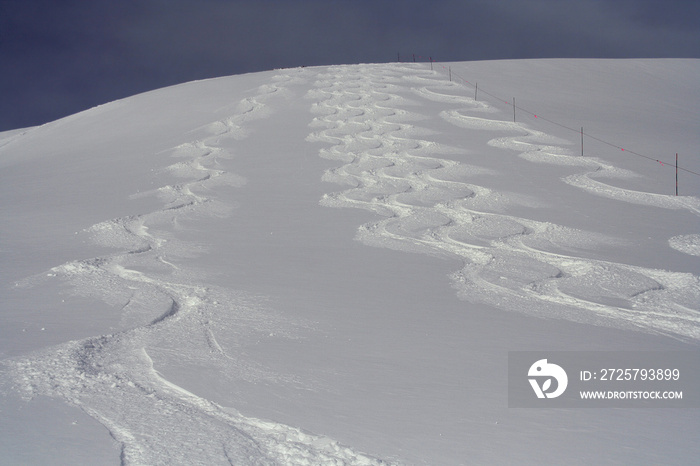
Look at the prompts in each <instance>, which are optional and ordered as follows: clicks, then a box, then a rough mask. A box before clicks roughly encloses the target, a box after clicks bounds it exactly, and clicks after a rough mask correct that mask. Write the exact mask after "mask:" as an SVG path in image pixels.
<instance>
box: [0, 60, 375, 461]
mask: <svg viewBox="0 0 700 466" xmlns="http://www.w3.org/2000/svg"><path fill="white" fill-rule="evenodd" d="M272 81H273V83H272V84H268V85H263V86H260V88H258V91H257V94H256V95H254V96H252V97H249V98H246V99H243V100H242V101H241V102H240V103H239V105H238V106H237V107H236V113H235V114H233V115H232V116H230V117H229V118H225V119H223V120H220V121H216V122H213V123H211V124H210V125H207V126H206V127H204V128H198V130H199V133H202V132H203V133H204V134H208V135H209V136H206V137H204V138H203V139H198V140H194V141H192V142H190V143H187V144H183V145H180V146H178V147H176V148H174V149H173V151H172V156H173V157H176V158H179V159H181V160H180V161H178V162H176V163H174V164H172V165H171V166H169V167H167V168H166V171H167V172H170V173H171V174H172V175H174V176H175V177H178V178H181V179H183V181H182V182H181V183H177V184H171V185H167V186H163V187H161V188H159V189H157V190H154V191H151V192H147V193H139V194H136V195H134V197H141V196H153V195H156V196H158V197H159V198H160V199H161V200H162V201H163V207H162V208H161V209H159V210H156V211H153V212H149V213H145V214H141V215H134V216H128V217H123V218H117V219H112V220H108V221H105V222H102V223H99V224H97V225H94V226H93V227H91V228H90V229H89V230H88V232H89V233H91V234H92V237H93V239H94V241H95V242H97V243H98V244H101V245H103V246H108V247H111V248H114V249H115V250H117V251H118V252H115V253H113V254H108V255H104V256H100V257H96V258H92V259H88V260H78V261H73V262H69V263H66V264H63V265H60V266H57V267H54V268H52V269H51V270H50V271H48V272H47V273H45V274H43V275H41V276H36V277H31V278H29V279H27V280H25V281H23V282H21V283H18V284H17V286H37V285H40V284H41V283H42V282H43V281H45V280H55V279H62V280H66V281H67V282H68V283H70V284H71V285H72V286H73V287H74V289H75V292H76V293H77V294H79V295H84V296H90V297H94V298H96V299H101V300H103V301H105V302H107V303H108V304H111V305H113V306H118V307H120V309H121V313H122V316H123V319H122V326H123V328H124V330H121V331H118V332H115V333H113V334H109V335H102V336H98V337H93V338H87V339H84V340H79V341H71V342H67V343H65V344H62V345H59V346H57V347H53V348H49V349H46V350H43V351H39V352H37V353H34V354H31V355H29V356H27V357H23V358H17V359H12V360H6V361H3V363H4V364H5V365H6V366H7V370H8V371H9V374H10V376H11V377H12V378H13V380H14V383H15V385H16V386H17V388H18V389H19V390H20V391H21V392H22V393H23V394H24V395H25V396H26V397H27V398H28V399H31V398H32V397H35V396H37V395H46V396H51V397H56V398H60V399H63V400H65V401H66V402H68V403H69V404H71V405H73V406H76V407H78V408H80V409H82V410H83V411H84V412H85V413H87V414H88V415H90V416H92V417H93V418H95V419H96V420H98V421H99V422H100V423H102V424H103V425H104V426H105V427H106V428H107V429H108V430H109V432H110V434H111V436H112V437H113V438H114V439H115V440H116V441H117V442H119V444H120V445H121V463H122V464H151V465H157V464H212V465H214V464H334V465H339V464H360V465H377V464H387V463H386V462H385V461H383V460H380V459H377V458H373V457H371V456H369V455H365V454H363V453H360V452H357V451H354V450H352V449H350V448H348V447H345V446H343V445H340V444H338V442H336V441H334V440H332V439H330V438H327V437H324V436H319V435H312V434H309V433H306V432H304V431H302V430H301V429H298V428H294V427H289V426H285V425H282V424H278V423H274V422H269V421H263V420H259V419H254V418H250V417H246V416H243V415H242V414H240V413H239V412H237V411H236V410H234V409H231V408H226V407H223V406H220V405H218V404H216V403H213V402H211V401H208V400H206V399H203V398H200V397H198V396H196V395H194V394H193V393H190V392H188V391H187V390H185V389H183V388H181V387H179V386H177V385H176V384H174V383H172V382H170V381H168V380H166V379H165V378H164V377H163V376H162V375H161V374H160V373H159V372H158V370H157V369H156V367H155V366H154V359H156V360H161V361H168V360H169V359H168V357H170V358H174V360H176V361H177V363H178V364H181V365H182V364H185V365H186V364H193V365H197V366H198V367H209V368H211V369H213V370H216V371H217V373H219V374H221V376H222V377H227V378H228V379H229V380H230V381H231V383H232V384H234V385H235V382H236V381H237V380H245V381H250V382H255V381H264V380H267V381H274V382H277V383H289V384H296V385H301V382H300V381H298V380H295V379H294V378H292V377H288V376H284V375H280V374H276V373H273V372H271V371H269V370H267V369H266V368H264V367H260V366H258V365H256V364H253V363H251V362H248V361H246V360H245V359H243V358H239V357H237V354H236V349H237V348H235V346H234V347H233V348H231V346H232V345H231V344H229V348H227V349H224V348H223V347H222V346H221V345H220V343H219V342H218V340H217V338H216V334H217V333H219V334H223V335H226V336H227V341H229V340H231V339H232V338H231V336H232V335H233V336H234V337H235V339H234V341H235V340H238V339H240V338H243V337H245V336H246V335H248V336H249V335H254V334H258V333H259V334H272V333H274V334H275V335H279V336H282V337H290V338H293V337H294V328H295V326H298V325H301V324H299V323H297V322H287V321H285V320H284V319H282V318H281V317H279V316H277V315H275V314H274V313H272V312H267V311H266V310H265V309H264V306H261V303H260V299H259V298H257V297H251V296H248V295H245V294H243V293H238V292H235V291H232V290H228V289H222V288H217V287H210V286H207V285H205V284H202V283H204V282H203V281H202V279H203V278H204V275H203V274H202V273H199V272H197V271H194V270H187V269H186V268H185V267H184V266H181V265H176V263H177V262H178V260H179V259H184V258H187V257H191V256H192V255H196V254H199V253H201V252H203V251H204V250H205V247H204V245H197V244H192V243H185V242H182V241H179V240H178V239H177V238H175V237H173V234H172V233H167V232H166V231H162V230H158V227H159V226H161V225H169V226H170V227H171V228H170V229H171V230H174V231H177V229H178V228H179V223H178V222H179V221H181V220H183V219H187V218H192V217H194V216H225V215H227V213H228V212H229V211H230V206H229V205H227V204H226V203H223V202H221V201H218V200H216V199H214V198H211V197H208V195H207V193H208V190H209V189H211V188H212V187H215V186H217V185H229V186H242V185H243V184H245V179H244V178H242V177H240V176H238V175H236V174H233V173H228V172H226V171H225V170H223V169H221V168H220V164H219V163H218V162H219V161H220V160H223V159H226V158H229V157H231V156H232V154H231V153H230V152H229V151H227V150H225V149H224V148H223V147H222V144H221V142H222V141H223V140H224V139H233V140H234V141H235V140H240V139H243V138H245V137H246V136H247V135H248V132H249V131H248V128H246V124H247V123H248V122H250V121H254V120H257V119H260V118H265V117H266V116H268V115H269V114H270V113H271V112H272V111H273V109H272V106H271V105H270V103H269V102H270V100H272V98H274V97H275V96H277V95H283V94H284V93H285V92H286V90H287V88H286V87H285V86H286V84H290V83H298V82H300V81H301V82H303V78H300V77H299V76H298V75H297V74H296V73H291V72H290V73H289V74H284V73H282V74H279V75H277V76H276V77H274V78H273V79H272ZM234 345H235V344H234ZM158 356H160V357H158Z"/></svg>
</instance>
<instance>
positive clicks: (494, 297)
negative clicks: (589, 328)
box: [307, 64, 700, 340]
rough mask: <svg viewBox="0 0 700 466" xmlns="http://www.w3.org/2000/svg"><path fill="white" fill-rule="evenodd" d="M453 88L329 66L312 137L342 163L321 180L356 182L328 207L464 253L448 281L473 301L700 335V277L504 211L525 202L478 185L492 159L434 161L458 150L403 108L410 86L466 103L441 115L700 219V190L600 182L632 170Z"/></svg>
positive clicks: (628, 195) (381, 70)
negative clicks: (621, 259)
mask: <svg viewBox="0 0 700 466" xmlns="http://www.w3.org/2000/svg"><path fill="white" fill-rule="evenodd" d="M456 86H457V85H456V84H454V83H451V82H448V81H446V80H444V79H443V78H441V77H440V76H439V75H437V73H434V72H431V71H429V70H426V69H424V68H422V67H412V66H411V65H405V64H403V65H381V66H378V65H360V66H345V67H343V66H339V67H333V68H330V69H329V70H328V72H327V73H325V74H321V75H320V76H319V80H318V81H317V83H316V89H314V90H312V91H311V92H310V93H309V97H310V98H314V99H320V101H319V102H316V103H314V104H313V106H312V111H313V112H314V113H316V114H317V115H319V116H317V117H316V118H315V119H314V121H313V122H312V124H311V127H312V128H313V129H314V131H313V132H312V133H311V134H310V135H309V137H308V138H307V139H308V140H309V141H323V142H326V143H329V144H330V147H328V148H324V149H322V150H321V152H320V155H321V157H324V158H328V159H332V160H338V161H340V162H342V163H343V165H341V166H339V167H337V168H334V169H331V170H329V171H328V172H327V173H326V174H325V175H324V180H326V181H333V182H336V183H340V184H343V185H346V186H349V188H348V189H346V190H345V191H341V192H336V193H332V194H328V195H326V196H324V198H323V199H322V200H321V203H322V204H323V205H326V206H332V207H354V208H361V209H366V210H370V211H373V212H376V213H377V214H379V215H381V216H383V217H384V219H383V220H380V221H378V222H373V223H369V224H365V225H362V226H361V227H360V229H359V231H358V235H357V238H358V239H360V240H361V241H363V242H365V243H366V244H370V245H374V246H381V247H390V248H395V249H400V250H406V251H411V252H422V253H428V254H437V255H447V256H448V257H457V258H459V259H460V260H461V261H462V262H463V264H464V266H463V268H462V269H461V270H459V271H458V272H455V273H454V274H453V275H452V277H451V278H452V280H453V284H454V286H455V288H456V289H457V292H458V294H459V295H460V297H462V298H464V299H468V300H475V301H480V302H485V303H488V304H492V305H495V306H498V307H500V308H504V309H508V310H512V311H518V312H525V313H528V314H532V315H538V316H542V317H558V318H564V319H568V320H573V321H577V322H586V323H593V324H596V325H606V326H615V327H620V328H635V329H638V330H642V331H645V332H651V333H660V334H668V335H672V336H674V337H675V338H680V339H691V340H697V339H700V325H698V324H700V311H699V309H698V303H700V277H697V276H695V275H693V274H690V273H676V272H668V271H663V270H656V269H649V268H644V267H637V266H631V265H626V264H622V263H615V262H609V261H604V260H595V259H590V258H583V257H579V256H576V255H571V252H573V251H576V250H581V249H584V250H585V249H586V248H591V247H593V246H595V245H601V244H606V243H611V242H614V240H613V239H611V238H606V237H603V236H602V235H598V234H594V233H591V232H585V231H580V230H576V229H572V228H567V227H563V226H561V225H556V224H552V223H548V222H541V221H535V220H532V219H528V218H522V217H518V216H514V215H508V214H505V213H503V212H504V210H505V208H506V207H507V206H508V205H512V204H514V203H517V202H521V203H522V202H524V201H523V200H522V199H521V200H516V199H509V198H508V196H506V195H504V194H503V193H499V192H494V191H491V190H490V189H489V188H487V187H485V186H480V185H478V184H474V183H473V182H471V180H472V179H473V178H474V177H475V175H482V174H484V169H480V168H476V167H471V166H468V165H465V164H462V163H459V162H456V161H454V160H449V159H442V158H438V155H440V154H448V153H458V152H459V150H458V149H456V148H452V147H445V146H443V145H439V144H437V143H435V142H432V141H430V140H427V139H421V138H420V137H421V136H427V135H430V131H427V130H426V129H422V128H420V127H417V126H414V125H413V124H412V122H413V121H416V120H419V119H420V118H419V117H418V116H417V115H413V114H411V113H410V112H408V111H406V110H404V109H402V108H401V106H406V105H408V104H409V103H410V100H408V99H407V97H405V96H419V97H421V98H425V99H428V100H431V101H435V102H441V103H444V104H454V105H457V106H459V108H456V109H453V110H445V111H443V112H441V114H440V116H441V117H442V118H443V119H444V120H446V121H448V122H450V123H452V124H454V125H456V126H459V127H461V128H467V129H471V130H489V131H498V132H508V133H514V132H515V133H517V135H516V136H507V137H498V138H495V139H492V140H490V141H489V142H488V144H489V145H492V146H495V147H499V148H505V149H510V150H515V151H518V152H519V153H520V156H521V157H522V158H524V159H526V160H528V161H531V162H534V163H552V164H564V165H571V166H581V167H582V168H586V169H588V171H586V172H583V173H580V174H576V175H572V176H569V177H566V178H564V180H563V181H564V182H566V183H568V184H570V185H572V186H576V187H579V188H581V189H584V190H586V191H588V192H591V193H593V194H596V195H601V196H605V197H610V198H614V199H617V200H621V201H625V202H632V203H637V204H644V205H650V206H656V207H662V208H668V209H688V210H689V211H691V212H692V213H693V214H696V215H697V214H700V209H699V207H700V200H699V199H697V198H695V197H678V198H676V197H673V196H662V195H658V194H651V193H640V192H634V191H630V190H625V189H622V188H615V187H612V186H609V185H605V184H603V183H602V182H600V181H597V180H595V179H593V178H596V177H597V178H601V177H618V176H630V173H628V172H625V171H622V170H620V169H617V168H615V167H613V166H610V165H608V164H605V163H603V162H601V161H599V160H596V159H593V158H587V157H574V156H572V155H571V154H570V151H569V150H567V149H565V148H563V147H561V146H562V145H566V144H568V143H567V141H563V140H560V139H558V138H555V137H553V136H550V135H548V134H545V133H542V132H539V131H535V130H532V129H530V128H528V127H527V125H524V124H521V123H515V122H509V121H501V120H497V119H491V118H486V117H485V115H490V114H494V113H496V112H497V110H496V109H494V108H491V107H489V106H488V105H487V104H485V103H482V102H476V101H474V100H473V99H470V98H468V97H464V96H461V95H456V93H457V91H456V90H455V88H456ZM676 249H679V250H682V249H681V247H679V246H676Z"/></svg>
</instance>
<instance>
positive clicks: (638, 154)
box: [414, 55, 700, 176]
mask: <svg viewBox="0 0 700 466" xmlns="http://www.w3.org/2000/svg"><path fill="white" fill-rule="evenodd" d="M414 57H415V55H414ZM419 58H428V59H429V60H430V70H431V71H432V70H433V57H420V56H419ZM443 68H444V67H443ZM455 77H457V78H459V79H461V80H462V81H464V82H465V83H466V84H469V85H470V86H471V85H472V84H471V83H470V82H469V81H467V80H466V79H464V78H463V77H462V76H460V75H458V74H456V73H455ZM481 92H483V93H485V94H486V95H488V96H490V97H492V98H494V99H495V100H497V101H499V102H505V103H506V104H508V102H507V101H506V100H504V99H501V98H500V97H498V96H496V95H493V94H491V93H490V92H487V91H485V90H483V88H482V89H481ZM477 97H478V83H477V84H476V85H474V100H476V99H477ZM516 108H519V109H520V110H522V111H524V112H525V113H528V114H530V115H532V116H533V117H535V118H537V119H541V120H544V121H546V122H548V123H551V124H553V125H556V126H559V127H561V128H564V129H567V130H569V131H573V132H577V133H578V132H579V130H578V129H574V128H571V127H569V126H566V125H563V124H561V123H558V122H556V121H553V120H550V119H547V118H544V117H542V116H540V115H536V114H535V113H533V112H530V111H528V110H525V109H524V108H521V107H516V105H515V98H513V114H514V115H515V110H516ZM513 121H515V116H514V117H513ZM581 133H582V138H583V131H581ZM585 136H587V137H589V138H591V139H594V140H596V141H598V142H600V143H602V144H605V145H608V146H610V147H614V148H616V149H620V150H621V151H623V152H627V153H629V154H633V155H636V156H638V157H642V158H645V159H647V160H652V161H655V162H659V163H660V164H661V165H662V166H666V165H671V163H670V162H664V161H662V160H659V159H655V158H653V157H649V156H647V155H644V154H640V153H638V152H635V151H632V150H628V149H625V148H623V147H620V146H618V145H615V144H613V143H611V142H608V141H605V140H603V139H600V138H597V137H595V136H592V135H591V134H588V133H586V134H585ZM581 145H582V147H583V139H582V143H581ZM677 170H679V171H684V172H686V173H690V174H692V175H695V176H700V173H698V172H696V171H693V170H690V169H687V168H683V167H681V166H677Z"/></svg>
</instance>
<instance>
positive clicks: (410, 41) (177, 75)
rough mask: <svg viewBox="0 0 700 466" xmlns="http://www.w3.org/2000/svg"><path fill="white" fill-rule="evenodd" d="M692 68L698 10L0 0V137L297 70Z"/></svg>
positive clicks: (289, 0) (699, 39)
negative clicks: (682, 63)
mask: <svg viewBox="0 0 700 466" xmlns="http://www.w3.org/2000/svg"><path fill="white" fill-rule="evenodd" d="M399 52H401V53H402V54H404V56H405V57H407V58H408V57H409V56H410V55H411V54H413V53H416V54H419V55H423V56H432V57H434V58H435V59H436V60H438V61H463V60H487V59H511V58H640V57H644V58H655V57H673V58H689V57H691V58H700V1H698V0H0V131H2V130H7V129H14V128H21V127H25V126H32V125H38V124H42V123H45V122H48V121H51V120H54V119H57V118H60V117H62V116H65V115H69V114H72V113H75V112H78V111H81V110H84V109H86V108H90V107H93V106H95V105H99V104H102V103H105V102H109V101H112V100H115V99H119V98H122V97H127V96H130V95H133V94H136V93H139V92H143V91H147V90H151V89H156V88H160V87H164V86H168V85H171V84H177V83H181V82H186V81H191V80H194V79H202V78H209V77H216V76H225V75H231V74H239V73H245V72H251V71H262V70H268V69H272V68H279V67H291V66H299V65H325V64H343V63H360V62H388V61H395V60H396V57H397V53H399Z"/></svg>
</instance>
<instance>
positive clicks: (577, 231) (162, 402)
mask: <svg viewBox="0 0 700 466" xmlns="http://www.w3.org/2000/svg"><path fill="white" fill-rule="evenodd" d="M432 65H433V68H434V69H433V70H431V65H430V64H415V63H396V64H377V65H348V66H332V67H316V68H298V69H284V70H275V71H270V72H265V73H256V74H249V75H243V76H233V77H226V78H220V79H213V80H207V81H200V82H192V83H187V84H182V85H179V86H174V87H170V88H166V89H161V90H158V91H153V92H149V93H146V94H141V95H137V96H134V97H131V98H128V99H124V100H120V101H117V102H112V103H110V104H106V105H102V106H100V107H96V108H94V109H91V110H88V111H86V112H82V113H80V114H77V115H74V116H71V117H68V118H64V119H62V120H58V121H56V122H53V123H49V124H46V125H43V126H40V127H36V128H29V129H26V130H21V131H13V132H8V133H2V134H0V186H1V188H0V190H1V191H0V193H1V195H2V199H3V202H2V208H1V210H0V255H1V256H0V264H2V265H1V266H0V271H1V272H2V276H1V283H0V286H1V287H2V291H1V293H2V300H1V301H0V357H1V358H2V365H1V366H0V370H1V371H2V379H0V380H2V382H1V383H0V390H2V393H3V394H4V396H3V397H2V398H0V434H1V435H0V439H1V440H0V456H2V458H4V460H6V461H7V462H8V464H28V463H35V464H76V463H81V464H118V463H120V462H121V463H124V464H229V463H232V464H326V463H330V464H343V463H345V464H383V463H384V462H387V463H402V464H444V465H447V464H467V463H477V464H483V463H498V464H503V463H525V464H528V463H531V464H542V463H547V462H553V463H559V464H561V463H580V464H594V463H596V464H597V463H628V464H639V463H649V462H652V463H653V462H661V463H678V464H683V463H687V462H689V461H691V459H692V458H696V457H697V456H698V454H700V450H699V447H698V445H697V438H698V435H699V434H700V423H698V421H697V416H696V414H697V413H694V412H693V411H692V410H690V411H682V410H670V409H668V410H663V409H662V410H652V409H648V410H641V409H639V410H634V409H624V410H612V409H607V410H587V409H578V410H576V409H570V410H563V409H557V410H554V409H550V410H544V409H541V410H518V409H509V408H508V407H507V380H506V374H507V352H508V351H509V350H533V349H540V350H541V349H545V350H673V349H676V350H677V349H683V350H688V349H690V350H697V349H698V343H699V342H700V259H699V258H698V256H699V255H700V222H699V221H698V217H699V216H700V197H698V193H699V192H700V176H698V175H697V173H698V172H700V160H699V159H698V156H697V147H699V146H700V115H699V114H698V112H697V108H698V105H699V104H700V86H699V85H698V83H700V61H698V60H524V61H494V62H469V63H466V62H465V63H450V64H432ZM467 81H468V82H467ZM476 83H478V89H479V91H478V92H475V88H474V86H475V85H476ZM496 96H498V97H496ZM475 97H476V99H475ZM513 97H515V99H517V100H516V102H517V104H516V111H515V118H514V111H513V106H512V104H513V100H512V99H513ZM535 115H536V116H535ZM514 119H515V121H513V120H514ZM581 127H584V128H585V131H584V133H585V135H586V136H585V137H584V146H583V151H584V154H583V155H581V150H582V149H581V134H580V132H579V131H578V130H579V128H581ZM621 149H624V150H621ZM676 153H679V154H680V164H681V168H684V170H681V171H680V180H679V181H680V183H679V188H680V194H681V195H680V196H675V195H674V194H675V186H676V184H675V167H673V166H672V163H673V162H674V161H675V154H676Z"/></svg>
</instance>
